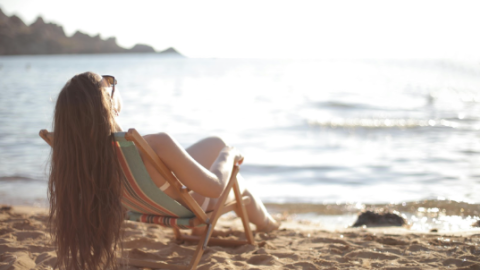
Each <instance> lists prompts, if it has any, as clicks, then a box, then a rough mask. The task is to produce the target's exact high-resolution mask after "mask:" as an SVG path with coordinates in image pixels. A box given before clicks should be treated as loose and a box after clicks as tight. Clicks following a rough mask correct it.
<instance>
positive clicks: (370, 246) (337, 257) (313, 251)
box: [0, 206, 480, 270]
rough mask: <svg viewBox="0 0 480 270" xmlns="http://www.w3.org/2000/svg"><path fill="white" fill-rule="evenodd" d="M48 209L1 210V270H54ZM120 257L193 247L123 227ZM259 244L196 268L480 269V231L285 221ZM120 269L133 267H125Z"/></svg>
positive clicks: (154, 230) (153, 230) (213, 256)
mask: <svg viewBox="0 0 480 270" xmlns="http://www.w3.org/2000/svg"><path fill="white" fill-rule="evenodd" d="M46 220H47V210H46V209H41V208H32V207H17V206H15V207H13V208H12V209H10V210H5V209H4V210H0V270H7V269H51V267H53V266H54V265H55V262H56V254H55V247H54V246H53V245H52V244H51V239H50V235H49V232H48V228H47V224H46ZM219 225H220V226H221V227H222V228H224V229H228V228H233V233H232V234H231V235H230V236H228V237H232V238H239V237H242V234H241V233H240V232H239V231H238V228H240V226H241V225H240V221H239V219H238V218H236V217H234V216H233V215H226V216H224V217H222V219H221V220H220V223H219ZM124 230H125V231H124V232H125V238H124V250H125V251H124V252H125V254H124V256H129V257H132V258H145V259H156V260H167V261H169V262H173V263H179V264H185V263H186V261H187V260H189V259H190V257H191V255H192V253H193V250H194V248H195V246H194V245H191V244H189V243H183V244H179V243H177V242H176V241H175V240H174V238H173V233H172V231H171V230H170V229H166V228H162V227H160V226H157V225H152V224H142V223H137V222H130V221H128V222H126V223H125V229H124ZM255 240H256V241H257V245H243V246H240V247H235V248H227V247H219V246H210V247H208V248H207V250H206V251H205V253H204V255H203V257H202V260H201V262H200V264H199V267H198V269H480V230H470V231H463V232H456V233H450V234H442V233H418V232H412V231H409V230H408V229H405V228H401V227H400V228H399V227H395V228H373V229H372V228H349V229H342V230H337V231H326V230H322V228H321V227H318V226H317V225H312V224H308V223H299V222H295V221H284V223H283V224H282V227H281V229H280V230H279V231H275V232H272V233H255ZM121 269H137V268H135V267H131V266H122V267H121Z"/></svg>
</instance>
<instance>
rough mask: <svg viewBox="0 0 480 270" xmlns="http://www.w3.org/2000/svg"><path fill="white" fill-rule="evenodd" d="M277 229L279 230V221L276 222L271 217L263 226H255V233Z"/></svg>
mask: <svg viewBox="0 0 480 270" xmlns="http://www.w3.org/2000/svg"><path fill="white" fill-rule="evenodd" d="M278 228H280V221H276V220H275V219H273V218H272V217H268V218H267V222H266V224H265V226H263V227H258V226H257V232H272V231H275V230H278Z"/></svg>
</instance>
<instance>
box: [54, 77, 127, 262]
mask: <svg viewBox="0 0 480 270" xmlns="http://www.w3.org/2000/svg"><path fill="white" fill-rule="evenodd" d="M100 83H101V80H100V78H99V76H98V75H96V74H94V73H91V72H86V73H82V74H79V75H76V76H74V77H73V78H72V79H70V80H69V81H68V82H67V83H66V85H65V86H64V87H63V89H62V90H61V92H60V94H59V96H58V99H57V104H56V106H55V116H54V132H55V133H54V134H55V137H54V142H53V149H52V159H51V168H50V179H49V184H48V193H49V200H50V222H51V225H52V235H53V237H54V241H55V243H56V245H57V264H58V267H59V268H60V269H82V270H83V269H88V270H96V269H105V268H116V263H115V250H116V249H117V247H118V245H119V242H120V227H121V224H122V220H123V217H124V210H123V208H122V205H121V190H122V182H121V169H120V166H119V165H118V160H117V157H116V153H115V149H114V147H112V143H113V135H112V132H114V131H115V120H114V116H113V113H112V101H111V99H110V95H109V93H108V92H107V91H105V89H104V88H103V87H102V85H101V84H100Z"/></svg>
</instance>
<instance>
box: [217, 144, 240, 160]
mask: <svg viewBox="0 0 480 270" xmlns="http://www.w3.org/2000/svg"><path fill="white" fill-rule="evenodd" d="M222 151H226V152H228V153H229V154H231V155H233V156H234V157H235V159H234V162H235V164H237V165H241V164H242V163H243V159H244V158H243V155H242V154H240V152H239V151H238V149H237V148H235V147H233V146H228V145H227V146H225V147H224V148H223V150H222Z"/></svg>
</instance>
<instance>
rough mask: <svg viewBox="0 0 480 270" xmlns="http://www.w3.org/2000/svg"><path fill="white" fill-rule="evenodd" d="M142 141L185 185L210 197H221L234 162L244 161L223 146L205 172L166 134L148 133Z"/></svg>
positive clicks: (232, 150)
mask: <svg viewBox="0 0 480 270" xmlns="http://www.w3.org/2000/svg"><path fill="white" fill-rule="evenodd" d="M144 138H145V140H146V141H147V142H148V144H149V145H150V146H151V147H152V149H153V150H154V151H155V153H157V155H158V156H159V157H160V159H161V160H162V161H163V162H164V163H165V165H166V166H167V167H168V168H169V169H170V170H172V172H173V173H174V174H175V176H176V177H177V178H178V179H179V180H180V181H181V182H182V183H183V184H184V185H186V186H187V187H188V188H190V189H192V190H193V191H195V192H196V193H198V194H200V195H203V196H206V197H210V198H218V197H220V195H221V194H222V192H223V190H224V188H225V186H226V185H227V182H228V180H229V179H230V175H231V173H232V168H233V164H234V162H241V160H242V159H243V158H242V157H241V155H240V154H238V152H237V151H236V150H235V149H234V148H232V147H228V146H226V147H224V148H223V150H222V151H221V152H220V153H219V155H218V157H217V159H216V160H215V162H214V163H213V164H212V166H211V167H210V170H208V169H206V168H205V167H203V166H202V165H200V164H199V163H198V162H197V161H195V160H194V159H193V158H192V157H191V156H190V155H189V154H188V153H187V152H186V151H185V150H184V149H183V148H182V147H181V146H180V145H179V144H178V143H177V142H176V141H175V140H174V139H173V138H172V137H170V136H169V135H168V134H166V133H158V134H151V135H146V136H144Z"/></svg>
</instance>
